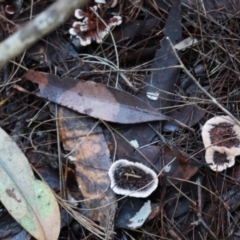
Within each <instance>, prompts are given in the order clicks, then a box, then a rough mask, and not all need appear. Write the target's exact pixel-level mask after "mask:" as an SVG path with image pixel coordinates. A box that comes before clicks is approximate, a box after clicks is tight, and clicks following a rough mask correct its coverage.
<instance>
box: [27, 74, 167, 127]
mask: <svg viewBox="0 0 240 240" xmlns="http://www.w3.org/2000/svg"><path fill="white" fill-rule="evenodd" d="M25 78H26V79H28V80H31V81H33V82H36V83H38V84H39V89H40V93H39V96H40V97H43V98H45V99H48V100H50V101H52V102H55V103H58V104H61V105H63V106H66V107H68V108H70V109H72V110H75V111H77V112H79V113H83V114H87V115H89V116H91V117H95V118H100V119H103V120H105V121H110V122H117V123H125V124H127V123H138V122H149V121H157V120H166V119H167V117H166V116H164V115H163V114H161V113H159V112H157V111H156V110H155V109H154V108H152V107H150V106H149V105H147V104H146V103H145V102H143V101H141V100H140V99H138V98H136V97H134V96H132V95H131V94H128V93H126V92H124V91H121V90H119V89H115V88H111V87H107V86H105V85H103V84H99V83H95V82H91V81H88V82H83V81H77V80H75V79H73V78H68V77H65V78H63V79H59V78H58V77H57V76H56V75H53V74H47V73H43V72H35V71H32V70H29V71H28V72H27V73H26V74H25Z"/></svg>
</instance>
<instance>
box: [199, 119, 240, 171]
mask: <svg viewBox="0 0 240 240" xmlns="http://www.w3.org/2000/svg"><path fill="white" fill-rule="evenodd" d="M202 139H203V143H204V146H205V148H206V152H205V160H206V162H207V163H208V164H209V166H210V168H211V169H212V170H214V171H218V172H221V171H223V170H224V169H226V168H229V167H232V166H233V165H234V164H235V157H236V156H238V155H240V127H239V126H238V125H237V124H236V123H235V122H234V121H233V120H232V119H231V118H230V117H229V116H217V117H213V118H211V119H209V120H208V121H207V122H206V123H205V124H204V126H203V128H202Z"/></svg>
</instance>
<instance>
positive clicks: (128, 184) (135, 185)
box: [108, 159, 158, 198]
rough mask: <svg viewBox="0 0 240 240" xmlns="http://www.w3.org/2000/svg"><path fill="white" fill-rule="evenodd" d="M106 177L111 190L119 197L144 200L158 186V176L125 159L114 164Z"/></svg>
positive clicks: (147, 168)
mask: <svg viewBox="0 0 240 240" xmlns="http://www.w3.org/2000/svg"><path fill="white" fill-rule="evenodd" d="M108 175H109V177H110V181H111V185H110V186H111V188H112V190H113V191H114V192H115V193H117V194H120V195H128V196H131V197H139V198H145V197H147V196H149V195H150V194H151V193H152V192H153V191H154V190H155V189H156V188H157V186H158V176H157V174H156V173H155V172H154V171H153V170H152V169H150V168H149V167H147V166H145V165H143V164H141V163H136V162H130V161H128V160H125V159H120V160H118V161H116V162H114V163H113V164H112V165H111V167H110V169H109V171H108Z"/></svg>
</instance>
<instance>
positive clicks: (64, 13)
mask: <svg viewBox="0 0 240 240" xmlns="http://www.w3.org/2000/svg"><path fill="white" fill-rule="evenodd" d="M85 2H86V0H71V1H68V0H58V1H57V2H55V3H54V4H52V5H51V6H50V7H49V8H47V9H46V10H45V11H44V12H42V13H41V14H39V15H38V16H37V17H36V18H35V19H33V20H32V21H31V22H30V23H28V24H27V25H26V26H25V27H23V28H21V29H20V30H19V31H17V32H16V33H14V34H13V35H12V36H10V37H9V38H7V39H6V40H4V41H3V42H1V43H0V53H1V54H0V68H1V67H3V66H4V64H5V63H7V62H8V61H9V60H11V59H12V58H14V57H16V56H18V55H19V54H21V53H22V52H23V51H24V50H26V49H27V48H28V47H30V46H31V45H32V44H34V43H35V42H36V41H38V40H39V39H40V38H42V37H43V36H45V35H46V34H48V33H49V32H51V31H53V30H54V29H56V28H57V27H58V26H59V25H61V24H62V23H63V22H64V21H65V20H66V19H67V18H68V17H69V16H70V14H71V13H72V12H73V10H74V9H76V8H78V7H80V6H81V5H83V4H84V3H85Z"/></svg>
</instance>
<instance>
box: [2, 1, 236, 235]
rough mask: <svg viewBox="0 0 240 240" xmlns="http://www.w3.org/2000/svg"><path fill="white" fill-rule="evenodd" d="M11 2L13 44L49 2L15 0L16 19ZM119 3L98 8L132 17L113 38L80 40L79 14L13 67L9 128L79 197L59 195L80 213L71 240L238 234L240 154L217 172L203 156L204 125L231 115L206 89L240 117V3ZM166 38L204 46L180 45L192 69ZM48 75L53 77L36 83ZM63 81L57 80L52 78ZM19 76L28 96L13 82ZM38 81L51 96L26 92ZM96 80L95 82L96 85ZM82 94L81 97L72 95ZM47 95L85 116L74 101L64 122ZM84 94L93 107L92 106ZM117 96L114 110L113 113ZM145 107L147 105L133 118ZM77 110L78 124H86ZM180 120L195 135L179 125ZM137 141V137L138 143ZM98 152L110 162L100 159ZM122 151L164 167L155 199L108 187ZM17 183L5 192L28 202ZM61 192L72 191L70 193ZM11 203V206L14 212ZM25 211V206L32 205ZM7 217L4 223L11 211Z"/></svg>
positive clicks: (7, 98)
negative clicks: (75, 34)
mask: <svg viewBox="0 0 240 240" xmlns="http://www.w3.org/2000/svg"><path fill="white" fill-rule="evenodd" d="M92 3H93V1H92ZM92 3H90V4H92ZM0 4H1V8H0V11H1V16H4V17H5V18H7V19H8V21H6V20H5V19H4V18H2V21H1V26H2V28H0V31H1V34H0V38H1V40H3V38H4V36H7V35H8V34H12V33H13V32H15V31H16V29H17V28H19V25H21V24H25V22H26V21H28V19H31V18H32V17H34V16H36V15H37V14H38V13H39V11H41V9H45V7H46V4H48V3H46V2H36V1H28V0H27V1H24V2H23V1H12V2H11V4H12V5H13V6H14V5H16V12H15V13H14V14H13V15H11V16H10V15H9V13H10V10H11V6H10V7H6V6H5V3H3V1H2V2H0ZM17 4H18V6H17ZM114 5H115V7H114V8H112V7H111V4H110V5H109V6H110V7H109V8H106V6H105V5H104V4H102V6H101V8H102V9H100V7H98V8H99V9H98V11H102V10H103V11H102V12H101V13H100V15H101V16H104V14H105V13H106V14H107V16H106V19H109V18H110V17H111V16H115V15H116V14H117V15H119V16H121V17H122V19H123V23H122V25H120V26H117V27H116V28H115V29H113V30H112V34H113V35H112V36H108V37H106V39H104V40H103V42H102V44H100V45H98V44H97V43H96V42H94V41H93V43H92V44H91V45H89V46H87V47H82V46H80V45H79V41H78V39H74V38H70V36H69V35H68V30H69V28H70V27H71V26H72V25H73V23H74V22H75V21H76V19H74V17H72V18H70V19H68V20H67V21H66V23H65V24H64V25H63V26H62V27H61V28H59V29H57V30H56V31H54V32H53V33H51V34H49V35H48V36H47V37H45V38H44V39H42V40H41V42H39V43H38V44H36V45H34V46H33V48H32V49H29V50H27V51H26V55H22V57H21V58H18V57H17V58H16V59H15V62H11V63H8V64H6V66H4V69H3V70H1V71H0V79H1V84H2V85H1V102H0V104H1V109H0V118H1V119H0V123H1V126H2V127H3V128H4V129H5V130H6V131H7V132H8V133H9V134H10V135H11V136H12V138H13V139H14V140H16V142H17V144H18V145H19V147H21V149H22V151H23V152H24V153H25V152H26V156H28V158H29V161H30V162H31V164H32V160H33V159H32V158H31V154H29V153H31V152H34V154H36V158H37V159H38V160H39V161H37V165H42V167H41V168H37V169H41V171H39V173H40V174H41V175H42V176H45V177H46V180H48V181H49V185H50V186H51V187H53V188H54V190H55V191H56V192H57V193H59V194H60V195H61V196H62V197H64V196H66V199H68V200H64V199H62V198H60V197H59V198H58V201H59V203H60V204H61V206H64V209H67V210H66V212H68V213H69V214H71V216H70V215H66V212H65V210H64V211H63V212H62V213H61V215H62V217H63V218H64V219H65V220H66V219H68V221H65V225H64V226H62V228H61V238H66V237H69V232H71V234H72V236H74V237H75V238H77V239H85V238H86V237H88V238H90V239H94V238H95V237H97V238H99V239H104V238H105V239H106V234H107V235H108V234H109V235H108V237H109V239H111V238H113V235H112V234H113V231H114V234H115V238H117V239H127V238H129V239H132V238H135V239H149V238H154V239H162V238H168V239H199V238H203V237H204V238H205V239H226V238H228V239H234V237H236V235H237V234H238V232H239V228H238V223H239V220H238V219H239V218H238V215H239V214H238V212H239V204H238V200H237V199H238V198H239V194H238V192H239V187H238V181H239V177H238V175H239V166H238V162H239V159H238V157H237V158H236V166H234V167H233V168H231V169H228V170H227V171H226V172H224V173H221V174H214V173H212V172H211V171H210V169H209V166H208V165H207V164H206V162H205V159H204V147H203V144H202V139H201V136H200V132H201V125H203V124H204V123H205V122H206V121H207V120H208V119H209V118H211V117H213V116H214V115H221V114H222V112H221V111H222V110H223V109H222V108H220V109H221V110H220V109H219V108H218V107H219V105H218V107H217V106H216V104H215V102H214V101H210V100H208V99H206V97H205V96H204V95H203V93H204V91H203V90H205V91H207V92H208V93H210V94H211V95H212V96H213V97H214V99H216V101H217V102H218V103H219V104H220V105H221V106H223V107H224V108H225V109H227V110H228V111H229V112H230V113H232V114H233V115H234V116H235V117H237V118H239V111H238V109H239V106H238V102H239V94H238V92H239V82H238V80H237V79H238V77H239V76H238V75H239V74H238V73H239V69H238V66H239V64H238V59H239V56H238V55H239V54H238V51H237V50H238V39H239V11H238V10H239V4H238V2H237V1H229V0H221V1H218V3H217V4H216V1H201V3H200V2H199V1H195V0H191V1H184V0H182V1H175V0H174V1H168V2H166V1H162V0H156V1H138V2H132V1H127V2H124V1H123V2H117V3H116V1H115V3H114ZM30 6H31V7H30ZM5 7H6V8H5ZM88 7H89V6H88ZM86 9H88V8H84V9H83V10H84V12H86ZM123 13H124V14H123ZM94 18H95V17H94ZM104 19H105V18H104ZM9 20H10V21H9ZM11 22H12V23H14V25H13V24H11ZM166 37H168V38H169V39H170V40H171V42H172V44H173V46H178V44H179V43H182V39H193V40H195V41H197V42H198V43H197V44H191V43H190V44H189V45H185V46H186V48H185V47H184V48H185V49H182V50H179V51H178V57H180V59H181V61H182V62H183V64H184V67H185V68H184V67H183V65H181V66H179V63H178V61H177V56H175V54H176V53H175V52H174V51H173V50H174V49H172V48H171V46H170V45H169V42H168V40H167V39H166ZM72 46H73V47H72ZM21 66H23V67H25V68H28V69H30V71H28V72H27V74H26V76H29V75H30V76H31V77H29V79H30V81H25V79H24V78H23V75H24V74H25V72H24V71H25V70H22V69H21ZM199 69H200V70H201V71H199ZM182 70H184V72H186V70H188V71H189V72H190V73H191V74H192V75H193V77H194V78H195V80H196V81H195V83H196V82H198V83H199V84H200V85H201V87H202V88H201V89H199V88H197V87H196V85H195V83H194V82H193V79H192V78H191V77H190V76H189V73H187V75H186V74H185V73H183V71H182ZM33 73H34V74H35V76H36V78H35V77H34V74H33ZM53 73H54V74H53ZM42 74H43V75H42ZM41 78H42V80H44V79H45V80H44V81H43V82H41V81H40V82H37V81H38V80H39V79H41ZM19 79H21V81H19ZM35 79H36V80H35ZM34 80H35V81H34ZM52 80H53V82H54V81H55V82H58V84H55V83H54V84H53V86H49V85H48V84H49V83H50V82H51V81H52ZM16 81H18V82H19V85H20V86H21V87H23V88H24V89H25V92H19V91H16V90H13V88H11V85H12V84H13V83H15V82H16ZM68 82H69V83H68ZM78 82H81V83H84V84H82V87H81V89H83V90H82V91H81V94H80V95H82V96H84V97H82V96H79V95H77V94H76V93H78V91H75V90H76V89H78V88H76V87H75V84H76V83H78ZM35 83H38V84H39V83H40V85H39V88H40V92H39V93H38V96H40V97H41V99H40V98H39V97H36V95H37V94H36V95H35V96H34V94H27V91H29V92H30V93H34V92H35V91H36V87H37V86H36V84H35ZM63 83H64V84H65V86H64V84H63ZM90 83H91V87H87V86H89V84H90ZM80 85H81V84H80ZM20 86H18V89H21V88H20ZM59 86H60V88H59ZM93 86H97V88H99V90H101V91H102V95H101V94H100V95H99V96H101V98H102V99H105V100H106V99H107V101H105V102H101V104H100V103H99V104H98V99H99V96H98V94H99V93H97V94H95V93H94V91H93V89H94V87H93ZM74 88H75V90H73V89H74ZM15 89H16V88H15ZM85 89H86V90H85ZM26 90H27V91H26ZM72 90H73V91H72ZM84 90H85V91H84ZM74 91H75V93H74ZM89 92H90V93H89ZM84 94H87V96H88V98H86V95H84ZM94 94H95V95H94ZM118 94H119V95H121V98H119V95H118ZM71 95H72V96H73V95H74V98H73V99H74V100H71V97H70V100H69V99H68V98H69V96H71ZM60 96H61V97H60ZM110 96H111V97H110ZM58 97H59V98H58ZM63 97H64V98H63ZM94 98H95V101H93V99H94ZM44 99H48V100H50V101H53V102H56V103H57V104H59V105H62V106H65V107H67V108H70V109H73V110H74V112H73V111H69V110H67V109H65V110H64V111H66V112H67V113H66V115H64V116H63V117H60V119H58V118H59V116H61V115H60V114H61V113H60V112H61V111H63V110H62V107H60V106H58V112H54V111H51V110H52V109H51V107H50V106H52V105H50V104H48V105H45V101H44ZM76 99H78V100H76ZM84 99H85V100H84ZM86 99H87V100H86ZM89 99H90V100H89ZM139 99H141V101H140V100H139ZM113 100H114V101H113ZM83 101H86V102H88V103H89V102H91V103H92V105H93V106H92V105H91V106H87V104H85V105H84V104H83ZM139 101H140V102H139ZM99 102H100V101H99ZM112 102H114V104H113V105H114V110H111V109H110V106H111V104H110V103H112ZM139 104H140V105H139ZM123 105H124V106H127V107H125V108H124V109H125V110H123V111H124V112H125V113H126V114H125V115H124V116H123V117H122V118H120V117H119V115H118V114H116V113H118V111H119V109H118V108H119V106H121V107H123ZM136 105H137V106H140V108H141V109H140V111H137V112H136V111H135V112H134V114H132V115H131V116H130V115H129V112H131V111H132V110H133V109H134V106H136ZM76 106H77V107H76ZM129 106H130V108H129ZM121 107H120V108H121ZM144 109H148V112H147V111H146V112H145V111H144ZM110 110H111V111H110ZM128 110H129V111H128ZM68 111H69V112H68ZM109 112H114V114H115V115H114V116H113V115H111V114H109ZM148 113H150V114H148ZM72 114H73V115H72ZM86 115H87V116H88V117H87V116H86ZM143 115H144V117H142V116H143ZM147 115H151V117H150V116H147ZM153 115H155V117H156V116H157V118H153ZM69 116H73V119H75V121H76V122H79V123H78V124H79V125H76V126H75V122H74V123H73V122H71V119H69ZM91 117H94V119H92V118H91ZM169 117H172V118H174V119H175V120H178V121H180V122H182V123H183V124H185V125H187V126H188V127H192V128H193V129H194V131H189V129H188V128H182V127H181V126H177V125H176V124H174V123H173V122H170V121H169V119H170V118H169ZM98 118H100V120H101V121H100V122H101V124H100V122H98V120H97V119H98ZM103 120H105V121H107V122H104V121H103ZM68 121H69V123H68ZM102 123H104V124H102ZM64 124H66V125H64ZM68 124H69V125H68ZM72 126H75V128H76V129H77V130H76V131H75V128H73V127H72ZM81 126H84V129H82V128H81ZM56 128H57V129H56ZM79 129H80V130H79ZM59 133H60V138H58V134H59ZM79 134H80V136H79ZM84 139H86V140H87V141H86V142H85V141H84ZM88 140H89V141H88ZM133 141H136V142H137V145H135V144H132V143H133ZM78 143H79V145H78ZM94 144H95V145H98V146H99V149H100V150H102V151H103V152H106V150H108V149H109V150H110V154H109V153H108V154H107V155H104V154H102V155H101V154H98V153H97V152H96V149H95V148H94V147H93V146H95V145H94ZM100 152H101V151H100ZM100 152H99V153H100ZM99 155H100V156H99ZM43 156H45V157H43ZM94 156H95V157H94ZM96 156H97V157H96ZM104 156H105V157H106V156H107V157H106V158H104ZM96 158H97V159H105V161H103V162H101V161H100V162H98V161H97V160H96ZM119 158H124V159H128V160H129V161H132V162H140V163H142V164H144V165H147V166H149V167H151V168H152V169H153V170H154V171H156V173H157V174H158V175H159V186H158V188H157V190H156V191H155V192H154V193H153V194H152V195H151V196H149V197H148V198H147V199H146V200H143V201H141V202H140V201H139V199H131V198H129V197H124V199H120V198H119V196H115V195H113V193H112V192H111V191H104V190H103V189H108V188H107V185H108V178H107V176H106V175H105V174H106V172H107V170H108V168H109V166H110V164H111V163H112V161H114V160H115V159H119ZM86 161H89V162H87V163H86ZM60 163H61V164H63V169H62V171H64V176H62V177H61V174H56V175H55V177H54V179H52V180H50V178H51V177H50V176H51V174H52V173H53V172H56V171H58V170H59V169H58V168H61V164H60ZM82 163H84V164H85V165H84V164H82ZM100 163H101V164H102V165H101V166H100V167H99V169H98V164H100ZM87 166H88V167H87ZM52 169H54V171H53V170H52ZM90 169H91V170H90ZM60 171H61V169H60ZM70 172H71V174H70ZM3 174H4V173H3ZM132 174H133V175H134V173H132ZM70 175H72V177H70ZM59 178H62V179H60V180H61V182H62V183H63V184H66V186H65V188H61V187H60V184H59V183H58V184H56V183H55V181H56V179H59ZM6 179H7V177H6ZM86 179H87V181H85V180H86ZM98 179H100V180H99V181H97V180H98ZM103 179H104V180H103ZM34 182H35V181H34ZM36 184H37V183H36ZM33 185H35V184H33ZM81 187H82V188H81ZM16 188H17V187H16V186H15V185H13V187H12V188H9V189H8V190H7V192H4V193H5V194H6V196H7V197H9V196H11V197H12V199H11V200H12V201H14V198H13V197H14V196H15V197H16V199H17V200H19V199H20V200H22V199H23V200H24V198H22V196H21V193H20V192H18V191H17V190H16V191H12V189H16ZM31 189H33V187H31ZM59 189H63V190H65V195H64V193H63V192H60V190H59ZM108 190H109V189H108ZM99 194H100V195H99ZM100 196H102V197H103V198H102V199H101V197H100ZM23 200H22V202H23ZM149 201H151V208H152V210H151V211H152V212H151V213H150V216H149V217H147V215H148V214H149V212H150V211H149V208H148V210H147V212H148V213H147V214H145V215H144V214H143V211H140V210H141V209H143V208H142V207H143V206H144V203H146V202H148V203H149ZM22 202H21V203H22ZM9 203H10V202H9ZM125 203H128V205H127V204H125ZM6 205H7V203H6ZM36 205H37V204H36ZM92 205H93V206H92ZM11 206H12V204H10V207H8V209H10V210H11ZM19 206H20V203H19ZM21 209H22V210H24V209H25V208H24V206H23V207H22V208H21ZM103 209H104V210H103ZM130 211H131V216H128V213H130ZM66 216H67V217H66ZM114 216H115V218H114ZM134 216H138V217H139V218H138V219H137V221H138V222H141V224H137V223H136V224H134V227H133V228H139V229H138V230H134V229H133V228H131V231H128V229H129V226H131V225H130V222H129V221H130V220H131V219H136V218H134ZM146 218H147V219H146ZM73 219H76V220H73ZM143 219H144V220H143ZM1 221H4V220H2V218H1ZM143 221H144V223H143ZM142 223H143V224H142ZM163 223H164V224H163ZM66 226H68V227H67V228H66ZM73 226H74V227H73ZM136 226H137V227H136ZM11 230H12V231H14V233H15V234H17V232H18V231H19V230H17V228H16V227H15V228H14V229H11ZM5 233H6V232H5ZM20 233H24V231H23V230H22V231H21V232H20ZM0 234H1V232H0ZM9 235H11V234H9ZM2 236H3V235H1V237H2ZM4 237H6V235H5V236H4ZM2 238H3V237H2Z"/></svg>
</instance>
